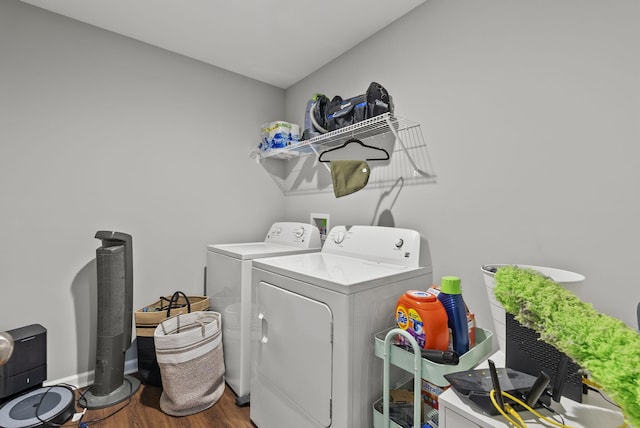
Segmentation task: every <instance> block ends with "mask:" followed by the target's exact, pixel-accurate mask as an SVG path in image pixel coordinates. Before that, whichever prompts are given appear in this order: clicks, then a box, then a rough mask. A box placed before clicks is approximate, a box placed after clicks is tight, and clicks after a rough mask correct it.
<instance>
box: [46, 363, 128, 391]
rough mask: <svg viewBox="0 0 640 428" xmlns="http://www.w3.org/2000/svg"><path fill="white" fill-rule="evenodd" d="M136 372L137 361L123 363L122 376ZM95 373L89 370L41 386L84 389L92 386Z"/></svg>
mask: <svg viewBox="0 0 640 428" xmlns="http://www.w3.org/2000/svg"><path fill="white" fill-rule="evenodd" d="M137 372H138V359H137V358H132V359H130V360H126V361H125V362H124V374H131V373H137ZM94 374H95V371H94V370H91V371H88V372H84V373H78V374H76V375H73V376H68V377H65V378H62V379H56V380H50V381H46V382H44V385H43V386H51V385H60V384H66V385H73V386H75V387H76V388H84V387H85V386H89V385H93V378H94Z"/></svg>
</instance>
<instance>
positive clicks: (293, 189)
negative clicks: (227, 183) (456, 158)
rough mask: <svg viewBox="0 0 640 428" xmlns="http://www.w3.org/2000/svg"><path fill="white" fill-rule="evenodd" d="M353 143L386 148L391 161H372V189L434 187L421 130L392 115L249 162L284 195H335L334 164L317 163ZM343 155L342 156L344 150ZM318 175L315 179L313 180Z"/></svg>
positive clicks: (257, 154)
mask: <svg viewBox="0 0 640 428" xmlns="http://www.w3.org/2000/svg"><path fill="white" fill-rule="evenodd" d="M350 138H356V139H358V140H360V141H363V142H364V143H366V144H367V145H371V146H375V147H379V148H384V149H385V150H387V152H388V153H389V155H390V158H389V160H385V161H372V162H370V167H371V175H370V177H369V182H368V184H367V188H376V187H378V188H379V187H385V186H393V185H396V184H397V183H398V182H399V181H400V182H401V183H402V184H405V183H425V182H435V179H436V175H435V173H434V171H433V168H432V166H431V161H430V159H429V154H428V151H427V145H426V143H425V141H424V137H423V135H422V131H421V129H420V125H419V124H418V123H416V122H413V121H410V120H407V119H403V118H399V117H397V116H394V115H392V114H390V113H385V114H382V115H379V116H375V117H373V118H370V119H366V120H363V121H361V122H358V123H356V124H354V125H350V126H346V127H344V128H340V129H337V130H335V131H332V132H329V133H326V134H322V135H319V136H317V137H314V138H311V139H309V140H305V141H301V142H299V143H296V144H292V145H290V146H288V147H285V148H281V149H271V150H268V151H258V150H255V151H253V152H251V154H250V157H252V158H255V159H257V160H258V162H259V163H260V164H262V166H263V167H264V168H265V169H266V170H267V171H268V172H269V174H270V175H271V177H272V178H273V180H274V181H275V182H276V184H277V185H278V186H279V187H280V189H281V190H282V191H283V192H284V193H285V194H295V193H317V192H322V191H330V190H332V186H331V178H330V173H327V171H330V169H329V163H321V162H318V161H317V158H318V157H319V156H320V155H321V154H322V153H323V152H325V151H327V150H330V149H334V148H337V147H339V146H341V145H343V144H344V143H345V142H346V141H347V140H348V139H350ZM339 151H340V152H342V149H340V150H339ZM333 154H334V153H332V155H333ZM346 156H348V155H346ZM343 159H344V158H343ZM346 159H354V158H353V157H346ZM314 176H315V177H316V180H313V179H312V177H314ZM327 177H328V178H327Z"/></svg>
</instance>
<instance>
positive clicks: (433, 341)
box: [396, 290, 449, 351]
mask: <svg viewBox="0 0 640 428" xmlns="http://www.w3.org/2000/svg"><path fill="white" fill-rule="evenodd" d="M447 321H448V318H447V312H446V310H445V309H444V306H443V305H442V303H441V302H440V301H439V300H438V298H437V297H436V296H435V294H432V293H429V292H428V291H421V290H409V291H407V292H406V293H404V294H403V295H402V296H400V298H399V299H398V303H397V305H396V324H397V325H398V327H399V328H401V329H403V330H406V331H407V332H408V333H409V334H411V335H412V336H413V337H414V338H415V339H416V342H418V345H419V346H420V347H421V348H423V349H439V350H442V351H446V350H447V348H448V346H449V327H448V325H447Z"/></svg>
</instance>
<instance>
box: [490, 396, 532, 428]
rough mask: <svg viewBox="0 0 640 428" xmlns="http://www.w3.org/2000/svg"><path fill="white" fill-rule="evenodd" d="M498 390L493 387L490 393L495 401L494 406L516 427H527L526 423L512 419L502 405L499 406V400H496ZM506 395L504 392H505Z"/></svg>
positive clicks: (493, 401) (492, 400)
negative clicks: (521, 423) (522, 423)
mask: <svg viewBox="0 0 640 428" xmlns="http://www.w3.org/2000/svg"><path fill="white" fill-rule="evenodd" d="M495 395H496V390H495V389H492V390H491V392H490V393H489V398H491V402H492V403H493V406H494V407H495V408H496V409H497V410H498V412H500V414H501V415H502V416H503V417H504V418H505V419H506V420H507V421H508V422H509V423H510V424H511V425H513V426H514V427H516V428H526V425H520V424H519V423H518V422H516V421H514V420H513V419H511V417H510V416H509V415H507V414H506V413H505V411H504V410H502V409H501V408H500V406H498V402H497V401H496V397H495ZM503 395H504V393H503Z"/></svg>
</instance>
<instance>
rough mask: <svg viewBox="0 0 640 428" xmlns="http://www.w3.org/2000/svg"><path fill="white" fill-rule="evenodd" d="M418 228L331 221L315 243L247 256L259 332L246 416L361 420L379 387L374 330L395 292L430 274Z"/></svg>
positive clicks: (283, 422) (352, 424)
mask: <svg viewBox="0 0 640 428" xmlns="http://www.w3.org/2000/svg"><path fill="white" fill-rule="evenodd" d="M422 244H423V245H422V252H423V256H422V257H421V254H420V253H421V239H420V235H419V233H418V232H416V231H413V230H408V229H400V228H390V227H379V226H350V227H346V226H337V227H334V228H333V229H331V232H330V233H329V235H328V237H327V239H326V240H325V243H324V245H323V247H322V251H320V252H318V253H311V254H299V255H292V256H282V257H270V258H264V259H259V260H254V262H253V269H252V270H253V273H252V284H253V293H254V297H255V301H256V304H257V309H258V315H257V316H258V322H259V323H260V335H259V339H258V346H257V349H256V350H255V352H254V354H253V358H254V360H255V373H254V375H253V377H252V379H251V410H250V415H251V420H252V421H253V422H254V423H255V424H256V425H257V426H258V427H259V428H281V427H296V428H307V427H309V428H311V427H313V428H316V427H329V426H331V427H334V428H361V427H363V428H364V427H366V428H369V427H371V426H373V416H372V414H373V408H372V406H373V402H374V401H375V400H377V399H379V398H380V397H381V396H382V367H383V362H382V360H381V359H380V358H378V357H376V356H375V355H374V335H375V333H377V332H379V331H382V330H384V329H386V328H389V327H392V326H393V325H394V324H395V318H394V312H395V305H396V303H397V300H398V298H399V297H400V296H401V295H402V294H403V293H404V292H405V291H407V290H410V289H427V288H428V287H429V286H430V285H431V283H432V268H431V260H430V255H429V251H428V245H427V244H426V241H424V240H423V241H422Z"/></svg>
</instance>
